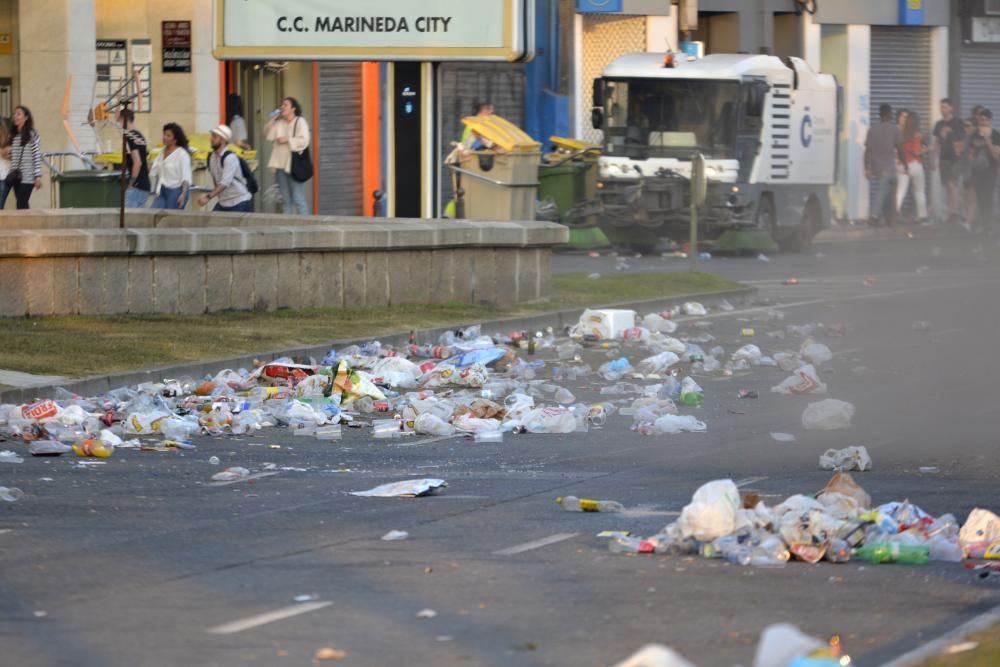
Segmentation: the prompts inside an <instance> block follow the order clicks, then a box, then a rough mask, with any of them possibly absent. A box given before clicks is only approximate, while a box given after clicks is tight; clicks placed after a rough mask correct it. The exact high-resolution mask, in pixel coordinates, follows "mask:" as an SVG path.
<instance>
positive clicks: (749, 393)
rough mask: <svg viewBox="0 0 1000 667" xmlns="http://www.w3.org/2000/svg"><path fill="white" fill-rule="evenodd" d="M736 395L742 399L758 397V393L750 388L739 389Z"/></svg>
mask: <svg viewBox="0 0 1000 667" xmlns="http://www.w3.org/2000/svg"><path fill="white" fill-rule="evenodd" d="M737 396H738V397H739V398H741V399H744V400H746V399H751V400H754V399H758V398H760V395H759V394H758V393H757V392H756V391H753V390H751V389H740V391H739V393H737Z"/></svg>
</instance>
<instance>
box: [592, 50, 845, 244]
mask: <svg viewBox="0 0 1000 667" xmlns="http://www.w3.org/2000/svg"><path fill="white" fill-rule="evenodd" d="M838 99H839V95H838V86H837V81H836V79H835V78H834V77H833V76H831V75H827V74H819V73H817V72H815V71H814V70H812V69H811V68H810V67H809V65H807V64H806V63H805V61H803V60H800V59H798V58H778V57H775V56H765V55H710V56H706V57H705V58H702V59H700V60H690V61H689V60H687V59H686V58H684V57H683V56H679V55H674V56H668V57H667V58H666V59H665V58H664V56H663V55H662V54H655V53H640V54H632V55H626V56H623V57H621V58H619V59H618V60H616V61H614V62H613V63H611V65H609V66H608V68H607V69H606V70H605V71H604V75H603V76H602V77H601V78H600V79H597V80H595V81H594V104H595V107H594V110H593V121H594V127H595V128H598V129H602V130H603V132H604V138H603V142H602V149H603V156H602V157H601V158H600V163H599V170H600V171H599V184H598V188H599V189H598V192H599V197H600V199H601V203H602V216H601V226H602V228H604V230H605V233H607V234H608V236H609V237H610V238H611V240H612V241H613V242H615V243H619V244H623V245H631V246H636V247H640V248H642V247H651V246H653V245H655V244H656V243H657V242H658V241H659V239H663V238H683V237H686V236H687V231H688V220H689V202H690V199H689V196H690V195H689V193H690V186H689V181H690V177H691V161H692V157H693V156H694V155H695V154H698V153H701V154H702V155H703V156H704V157H705V161H706V176H707V180H708V201H707V203H706V206H705V209H704V211H703V213H702V214H701V217H700V220H701V222H700V223H699V225H700V230H701V235H702V237H703V238H713V237H718V236H719V235H721V234H722V233H723V232H724V231H726V230H729V229H740V228H744V229H746V228H762V229H766V230H767V231H769V232H770V233H771V234H772V235H773V236H774V237H775V240H776V241H778V242H779V243H781V244H782V246H783V247H785V248H788V249H803V248H805V247H806V246H808V244H809V242H810V241H811V240H812V237H813V236H814V235H815V233H816V232H817V231H819V230H820V228H821V227H822V226H823V224H824V221H826V220H829V215H830V214H829V209H830V207H829V186H831V185H832V184H833V183H834V181H835V178H836V171H837V164H836V163H837V143H838V140H839V138H838V134H839V132H838V127H839V126H838V118H839V113H838Z"/></svg>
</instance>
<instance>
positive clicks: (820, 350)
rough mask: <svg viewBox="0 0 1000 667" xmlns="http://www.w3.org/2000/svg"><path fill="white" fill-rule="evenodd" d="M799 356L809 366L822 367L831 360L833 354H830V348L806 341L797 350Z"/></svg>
mask: <svg viewBox="0 0 1000 667" xmlns="http://www.w3.org/2000/svg"><path fill="white" fill-rule="evenodd" d="M799 356H800V357H802V358H803V359H805V360H806V361H808V362H809V363H811V364H814V365H816V366H822V365H823V364H825V363H827V362H829V361H831V360H832V359H833V352H831V351H830V348H828V347H827V346H826V345H823V344H822V343H817V342H815V341H811V340H807V341H806V342H804V343H803V344H802V348H801V349H800V350H799Z"/></svg>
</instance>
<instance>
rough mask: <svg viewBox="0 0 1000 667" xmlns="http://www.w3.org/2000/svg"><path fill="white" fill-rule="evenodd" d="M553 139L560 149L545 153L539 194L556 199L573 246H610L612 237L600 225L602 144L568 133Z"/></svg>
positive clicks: (577, 247)
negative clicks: (575, 137) (599, 184)
mask: <svg viewBox="0 0 1000 667" xmlns="http://www.w3.org/2000/svg"><path fill="white" fill-rule="evenodd" d="M549 141H551V142H552V144H553V145H554V146H555V148H556V150H555V151H554V152H552V153H549V154H548V155H546V156H545V160H544V161H543V162H542V166H541V168H540V169H539V171H538V181H539V186H538V198H539V199H540V200H542V201H545V200H547V199H551V200H552V201H553V202H555V204H556V206H557V208H558V209H559V215H560V218H559V219H560V222H562V223H563V224H565V225H566V226H568V227H569V228H570V241H569V243H568V246H569V247H570V248H573V249H577V250H590V249H594V248H604V247H607V246H608V245H609V243H608V239H607V237H606V236H605V235H604V233H603V232H602V231H601V230H600V228H599V227H598V225H597V222H598V221H597V214H598V212H599V210H600V206H599V202H598V201H597V164H598V158H599V157H600V147H599V146H597V145H595V144H591V143H588V142H585V141H580V140H578V139H567V138H564V137H550V138H549Z"/></svg>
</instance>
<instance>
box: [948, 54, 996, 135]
mask: <svg viewBox="0 0 1000 667" xmlns="http://www.w3.org/2000/svg"><path fill="white" fill-rule="evenodd" d="M960 77H961V78H960V82H961V90H960V93H961V96H962V97H961V99H960V100H958V105H959V107H958V109H956V111H957V112H958V115H960V116H962V117H965V116H966V115H968V114H969V112H970V111H971V110H972V107H973V106H974V105H976V104H981V105H983V106H984V107H986V108H987V109H989V110H991V111H992V112H993V114H994V118H996V114H997V113H1000V46H963V47H962V63H961V72H960Z"/></svg>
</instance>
